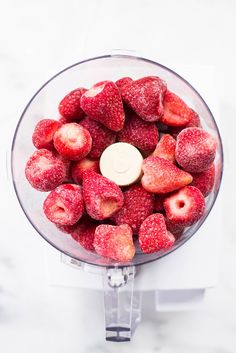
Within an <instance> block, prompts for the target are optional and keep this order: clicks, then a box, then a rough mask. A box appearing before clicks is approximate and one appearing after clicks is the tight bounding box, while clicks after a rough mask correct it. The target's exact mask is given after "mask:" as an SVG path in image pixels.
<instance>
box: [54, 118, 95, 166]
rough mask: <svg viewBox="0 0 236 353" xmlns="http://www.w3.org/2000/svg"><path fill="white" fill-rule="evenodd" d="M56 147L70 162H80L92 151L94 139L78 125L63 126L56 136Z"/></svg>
mask: <svg viewBox="0 0 236 353" xmlns="http://www.w3.org/2000/svg"><path fill="white" fill-rule="evenodd" d="M53 141H54V146H55V148H56V150H57V152H58V153H59V154H61V155H62V156H63V157H64V158H66V159H69V160H75V161H76V160H80V159H82V158H84V157H85V156H86V155H87V154H88V153H89V152H90V150H91V147H92V138H91V135H90V133H89V132H88V130H87V129H85V128H84V127H83V126H81V125H79V124H77V123H68V124H64V125H62V126H61V127H60V128H59V129H58V130H57V131H56V133H55V134H54V137H53Z"/></svg>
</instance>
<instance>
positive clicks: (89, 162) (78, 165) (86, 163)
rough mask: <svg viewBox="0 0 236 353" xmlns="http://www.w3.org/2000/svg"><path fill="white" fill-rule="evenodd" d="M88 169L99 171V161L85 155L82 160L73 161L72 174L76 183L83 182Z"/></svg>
mask: <svg viewBox="0 0 236 353" xmlns="http://www.w3.org/2000/svg"><path fill="white" fill-rule="evenodd" d="M86 171H94V172H96V173H99V172H100V169H99V161H98V160H95V159H89V158H87V157H85V158H83V159H81V160H80V161H76V162H72V165H71V175H72V178H73V180H74V182H75V183H77V184H81V183H82V179H83V174H84V172H86Z"/></svg>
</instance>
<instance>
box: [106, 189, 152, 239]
mask: <svg viewBox="0 0 236 353" xmlns="http://www.w3.org/2000/svg"><path fill="white" fill-rule="evenodd" d="M123 195H124V205H123V207H122V208H121V209H120V210H119V211H118V212H116V213H115V214H114V216H113V217H112V219H113V220H114V221H115V223H116V224H118V225H121V224H128V225H129V226H130V227H131V228H132V229H133V232H134V233H136V234H137V232H138V231H139V228H140V225H141V223H142V222H143V221H144V219H145V218H147V217H148V216H149V215H150V214H152V212H153V208H154V195H152V194H150V193H149V192H147V191H146V190H145V189H144V188H143V187H142V185H137V184H136V185H132V186H129V187H127V189H126V190H125V191H124V193H123Z"/></svg>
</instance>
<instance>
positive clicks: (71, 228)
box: [55, 223, 77, 234]
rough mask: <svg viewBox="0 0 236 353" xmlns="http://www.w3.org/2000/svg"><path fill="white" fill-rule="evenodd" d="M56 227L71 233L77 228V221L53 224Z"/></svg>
mask: <svg viewBox="0 0 236 353" xmlns="http://www.w3.org/2000/svg"><path fill="white" fill-rule="evenodd" d="M55 225H56V227H57V228H58V229H59V230H60V231H61V232H63V233H66V234H71V233H73V232H74V230H75V229H76V228H77V223H75V224H72V225H70V226H69V225H63V224H55Z"/></svg>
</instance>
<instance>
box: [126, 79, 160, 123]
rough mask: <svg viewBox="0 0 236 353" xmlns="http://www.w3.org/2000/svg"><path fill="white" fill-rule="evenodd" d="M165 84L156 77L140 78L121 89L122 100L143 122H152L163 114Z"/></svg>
mask: <svg viewBox="0 0 236 353" xmlns="http://www.w3.org/2000/svg"><path fill="white" fill-rule="evenodd" d="M165 92H166V83H165V82H164V81H163V80H161V79H160V78H159V77H156V76H148V77H143V78H140V79H138V80H136V81H133V82H131V83H130V84H127V85H125V86H124V87H123V89H122V98H123V100H124V102H125V103H127V104H128V105H129V106H130V107H131V108H132V109H133V110H134V111H135V112H136V113H137V114H138V115H139V116H140V117H141V118H142V119H143V120H145V121H149V122H153V121H157V120H159V119H160V117H161V116H162V115H163V114H164V107H163V99H164V95H165Z"/></svg>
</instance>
